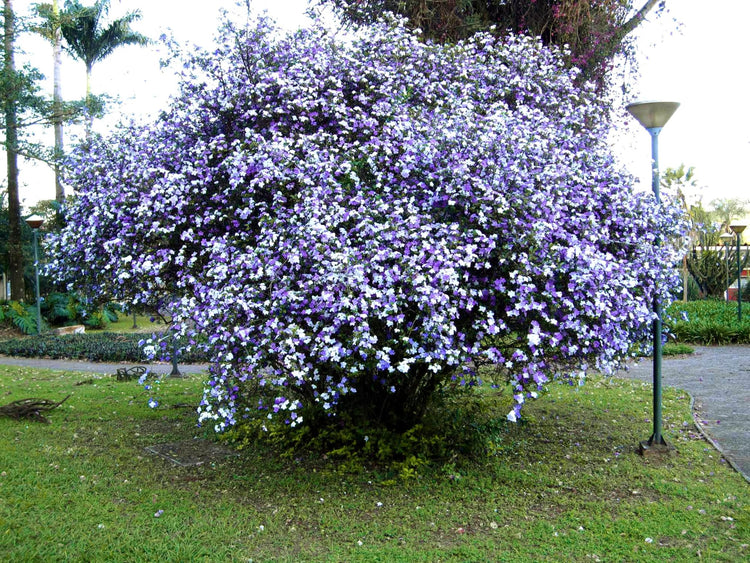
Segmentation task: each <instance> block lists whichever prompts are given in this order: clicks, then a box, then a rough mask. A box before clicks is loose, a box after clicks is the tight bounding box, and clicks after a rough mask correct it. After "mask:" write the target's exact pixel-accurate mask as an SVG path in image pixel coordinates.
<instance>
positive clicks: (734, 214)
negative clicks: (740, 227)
mask: <svg viewBox="0 0 750 563" xmlns="http://www.w3.org/2000/svg"><path fill="white" fill-rule="evenodd" d="M748 205H750V200H742V199H736V198H735V199H714V200H711V207H713V209H714V214H715V216H716V218H717V219H718V220H719V221H721V224H722V227H723V228H724V229H725V230H726V229H727V227H729V225H731V224H732V222H733V221H735V220H737V219H742V218H743V217H744V216H745V215H747V212H748Z"/></svg>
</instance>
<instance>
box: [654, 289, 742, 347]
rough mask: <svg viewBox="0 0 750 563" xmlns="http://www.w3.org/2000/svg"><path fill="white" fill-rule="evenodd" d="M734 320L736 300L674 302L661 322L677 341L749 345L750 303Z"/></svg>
mask: <svg viewBox="0 0 750 563" xmlns="http://www.w3.org/2000/svg"><path fill="white" fill-rule="evenodd" d="M743 312H744V314H743V317H742V322H741V323H740V322H739V321H738V320H737V303H736V302H733V301H730V302H728V303H727V302H725V301H718V300H705V301H688V302H686V303H683V302H680V301H676V302H674V303H672V304H671V305H670V306H669V308H668V309H667V315H665V319H664V320H665V325H666V326H667V327H668V330H669V331H670V333H671V334H672V335H673V336H674V337H675V338H676V339H677V341H678V342H687V343H694V344H704V345H717V344H750V306H749V307H747V310H746V311H743Z"/></svg>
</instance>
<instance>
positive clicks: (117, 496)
mask: <svg viewBox="0 0 750 563" xmlns="http://www.w3.org/2000/svg"><path fill="white" fill-rule="evenodd" d="M200 389H201V381H200V380H199V379H197V378H192V379H187V380H167V381H165V382H163V383H162V384H161V389H160V390H159V397H160V399H161V405H160V406H159V407H158V408H157V409H153V410H152V409H149V408H148V407H147V406H146V401H147V399H148V396H147V395H146V394H145V391H143V389H142V388H141V387H139V386H138V385H137V383H135V382H126V383H118V382H115V381H113V380H112V379H111V378H109V377H107V378H103V377H94V378H92V376H91V374H81V373H71V372H54V371H42V370H31V369H24V368H13V367H6V366H0V405H4V404H7V403H9V402H11V401H13V400H17V399H21V398H25V397H45V398H49V399H56V400H59V399H61V398H63V397H65V396H66V395H68V394H71V397H70V398H69V399H68V400H67V402H65V403H64V404H63V405H62V406H61V407H59V408H58V409H56V410H54V411H52V412H51V413H49V416H48V417H49V419H50V421H51V423H50V424H41V423H36V422H29V421H16V420H12V419H8V418H0V560H3V561H14V562H16V561H44V562H50V561H108V562H109V561H128V562H133V561H159V562H166V561H191V562H192V561H251V560H252V561H290V562H291V561H383V562H386V561H388V562H390V561H404V562H406V561H408V562H412V561H514V562H515V561H599V560H601V561H741V560H747V559H748V557H750V548H748V544H750V488H749V487H748V484H747V483H746V482H745V481H744V480H743V479H742V478H741V477H740V476H739V475H738V474H736V473H735V472H734V471H733V470H732V469H731V468H730V467H728V465H727V464H726V463H725V462H724V461H723V460H722V459H721V457H720V455H718V453H717V452H716V451H715V450H714V449H713V448H711V447H710V446H709V445H708V444H707V443H706V442H705V441H703V440H702V439H701V438H700V436H699V435H698V434H697V432H696V430H695V427H694V426H693V424H692V419H691V416H690V412H689V398H688V396H687V395H686V394H684V393H680V392H677V391H675V390H672V389H666V390H665V392H664V412H665V435H666V437H667V439H668V440H669V441H670V442H671V443H673V444H674V445H675V446H676V447H677V449H678V453H677V454H675V455H673V456H671V457H669V458H668V459H666V460H663V461H660V460H654V459H644V458H642V457H640V456H639V455H638V454H637V453H636V452H635V446H636V444H637V443H638V441H639V440H642V439H645V438H647V437H648V435H649V434H650V430H651V423H650V421H649V418H650V415H649V413H650V408H651V391H650V386H648V385H644V384H642V383H639V382H632V381H621V380H607V379H602V378H592V379H590V380H589V382H588V383H587V384H586V386H584V387H583V388H571V387H567V386H555V387H553V390H552V392H551V393H550V394H548V395H547V396H545V397H543V398H542V399H540V400H538V401H536V402H534V403H532V404H529V405H528V406H527V408H526V410H525V411H524V413H525V415H526V416H527V417H528V422H527V423H525V424H523V425H519V426H517V427H513V429H512V430H510V431H509V432H508V433H507V435H506V438H505V440H504V443H503V444H498V448H497V452H498V453H497V455H494V456H492V457H490V458H487V459H480V460H472V461H467V460H461V459H453V460H448V461H446V462H443V463H442V464H435V465H434V466H431V467H426V468H423V470H422V471H421V472H420V475H419V476H418V477H415V478H412V479H408V480H395V481H394V479H393V478H392V477H393V476H392V475H390V474H388V473H387V472H385V471H384V470H382V469H378V468H363V469H362V471H361V472H358V473H346V472H343V471H339V470H338V469H337V467H336V465H335V464H334V463H332V462H330V461H327V460H322V459H311V458H310V457H309V456H298V457H292V458H291V459H286V458H281V457H279V456H277V455H275V454H273V453H272V452H269V451H265V450H263V449H262V448H253V447H250V448H247V449H244V450H243V451H242V455H241V457H236V458H229V459H225V460H222V461H217V462H215V463H205V464H203V465H201V466H193V467H177V466H174V465H172V464H171V463H169V462H168V461H166V460H164V459H162V458H159V457H156V456H154V455H152V454H149V453H147V452H146V451H145V450H144V448H145V447H147V446H150V445H153V444H159V443H165V442H172V441H176V440H183V439H191V438H193V437H202V436H203V433H202V430H200V429H197V428H196V427H195V418H194V414H193V413H192V412H191V411H190V410H188V409H184V408H172V407H173V406H174V405H179V404H184V403H190V404H196V403H197V402H198V400H199V398H200ZM157 515H158V516H157Z"/></svg>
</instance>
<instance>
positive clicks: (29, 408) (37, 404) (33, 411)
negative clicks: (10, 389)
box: [0, 395, 70, 423]
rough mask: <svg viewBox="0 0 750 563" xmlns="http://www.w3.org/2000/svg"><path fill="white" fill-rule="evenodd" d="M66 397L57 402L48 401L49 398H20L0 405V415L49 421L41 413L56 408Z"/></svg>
mask: <svg viewBox="0 0 750 563" xmlns="http://www.w3.org/2000/svg"><path fill="white" fill-rule="evenodd" d="M68 397H70V395H68ZM68 397H65V398H64V399H63V400H62V401H59V402H55V401H50V400H49V399H20V400H18V401H13V402H12V403H8V404H7V405H4V406H2V407H0V416H7V417H10V418H15V419H18V420H20V419H22V418H30V419H31V420H36V421H37V422H44V423H49V420H47V418H46V417H45V416H44V415H43V414H42V413H43V412H47V411H51V410H52V409H56V408H57V407H59V406H60V405H62V404H63V403H64V402H65V401H67V400H68Z"/></svg>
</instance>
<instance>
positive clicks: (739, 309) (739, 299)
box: [729, 225, 746, 322]
mask: <svg viewBox="0 0 750 563" xmlns="http://www.w3.org/2000/svg"><path fill="white" fill-rule="evenodd" d="M745 227H746V225H729V228H730V229H732V232H733V233H734V236H736V237H737V320H739V321H740V322H742V261H741V260H740V238H741V237H740V235H741V234H742V231H744V230H745Z"/></svg>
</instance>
